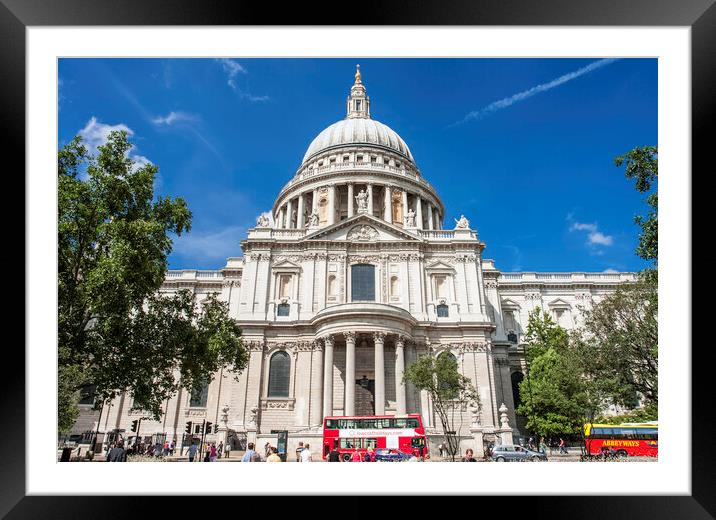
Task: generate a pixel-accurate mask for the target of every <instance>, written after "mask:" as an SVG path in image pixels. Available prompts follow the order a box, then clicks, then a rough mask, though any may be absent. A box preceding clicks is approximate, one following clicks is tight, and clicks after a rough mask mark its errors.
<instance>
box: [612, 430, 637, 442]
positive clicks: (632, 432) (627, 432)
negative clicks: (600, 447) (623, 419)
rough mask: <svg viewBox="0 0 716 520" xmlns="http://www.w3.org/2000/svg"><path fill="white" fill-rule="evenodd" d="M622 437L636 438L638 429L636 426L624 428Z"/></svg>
mask: <svg viewBox="0 0 716 520" xmlns="http://www.w3.org/2000/svg"><path fill="white" fill-rule="evenodd" d="M615 429H616V428H615ZM621 438H622V439H636V430H635V429H634V428H622V429H621Z"/></svg>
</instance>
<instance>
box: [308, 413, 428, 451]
mask: <svg viewBox="0 0 716 520" xmlns="http://www.w3.org/2000/svg"><path fill="white" fill-rule="evenodd" d="M334 446H336V447H337V448H338V452H339V453H340V454H341V459H342V460H344V461H348V460H350V459H351V456H352V455H353V453H354V452H356V451H358V452H360V453H361V456H363V455H364V454H365V452H366V451H367V450H368V448H372V449H374V450H376V449H380V448H392V449H396V450H399V451H401V452H403V453H410V454H414V455H416V456H417V457H427V455H428V443H427V442H426V439H425V429H424V428H423V421H422V419H421V418H420V414H408V415H370V416H368V415H363V416H350V417H347V416H341V417H326V418H324V419H323V450H322V452H323V458H324V459H325V458H326V457H328V453H329V452H330V451H331V450H332V449H333V447H334Z"/></svg>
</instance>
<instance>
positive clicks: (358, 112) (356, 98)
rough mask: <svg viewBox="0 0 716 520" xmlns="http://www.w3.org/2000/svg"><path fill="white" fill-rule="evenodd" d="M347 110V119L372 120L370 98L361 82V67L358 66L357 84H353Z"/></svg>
mask: <svg viewBox="0 0 716 520" xmlns="http://www.w3.org/2000/svg"><path fill="white" fill-rule="evenodd" d="M346 109H347V110H346V112H347V114H346V117H348V118H349V119H352V118H355V117H362V118H368V119H370V98H369V97H368V95H367V94H366V91H365V87H364V86H363V82H362V81H361V75H360V65H356V76H355V83H353V86H352V87H351V94H350V96H348V100H347V101H346Z"/></svg>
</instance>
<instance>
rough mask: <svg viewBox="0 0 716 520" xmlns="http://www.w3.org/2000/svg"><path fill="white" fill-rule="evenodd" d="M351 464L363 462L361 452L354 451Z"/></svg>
mask: <svg viewBox="0 0 716 520" xmlns="http://www.w3.org/2000/svg"><path fill="white" fill-rule="evenodd" d="M351 462H363V456H362V455H361V454H360V451H357V450H356V451H354V452H353V455H352V456H351Z"/></svg>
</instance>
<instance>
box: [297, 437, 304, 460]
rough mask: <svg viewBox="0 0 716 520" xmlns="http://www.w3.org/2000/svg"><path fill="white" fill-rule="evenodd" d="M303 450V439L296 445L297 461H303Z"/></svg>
mask: <svg viewBox="0 0 716 520" xmlns="http://www.w3.org/2000/svg"><path fill="white" fill-rule="evenodd" d="M302 451H303V441H301V442H299V443H298V447H296V462H301V452H302Z"/></svg>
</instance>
